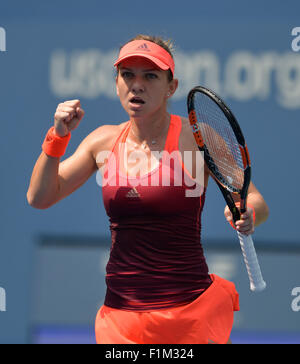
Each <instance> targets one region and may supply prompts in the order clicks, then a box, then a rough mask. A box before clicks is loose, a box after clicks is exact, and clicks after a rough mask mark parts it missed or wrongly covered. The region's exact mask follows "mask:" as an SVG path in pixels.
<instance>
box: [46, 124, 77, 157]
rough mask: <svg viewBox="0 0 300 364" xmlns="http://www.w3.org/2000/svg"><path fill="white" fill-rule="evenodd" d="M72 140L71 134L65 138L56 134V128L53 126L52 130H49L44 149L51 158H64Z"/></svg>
mask: <svg viewBox="0 0 300 364" xmlns="http://www.w3.org/2000/svg"><path fill="white" fill-rule="evenodd" d="M70 139H71V133H69V134H68V135H66V136H64V137H60V136H59V135H56V134H55V133H54V126H52V128H50V129H49V130H48V133H47V135H46V137H45V140H44V142H43V145H42V149H43V151H44V152H45V153H46V154H47V155H49V156H50V157H56V158H58V157H62V156H63V155H64V154H65V152H66V149H67V146H68V144H69V141H70Z"/></svg>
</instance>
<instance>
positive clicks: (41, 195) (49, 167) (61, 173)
mask: <svg viewBox="0 0 300 364" xmlns="http://www.w3.org/2000/svg"><path fill="white" fill-rule="evenodd" d="M83 116H84V111H83V110H82V109H81V105H80V101H79V100H73V101H67V102H65V103H62V104H59V106H58V108H57V110H56V113H55V116H54V128H55V133H56V134H57V135H59V136H61V137H64V136H65V135H67V134H68V133H69V132H70V131H72V130H74V129H76V128H77V127H78V125H79V123H80V122H81V120H82V118H83ZM115 128H116V126H109V125H106V126H102V127H100V128H98V129H96V130H95V131H93V132H92V133H91V134H89V135H88V136H87V137H86V138H85V139H84V140H83V141H82V142H81V144H80V145H79V147H78V148H77V150H76V151H75V153H74V154H73V155H72V156H71V157H69V158H67V159H66V160H64V161H63V162H61V161H60V158H56V157H51V156H48V155H47V154H46V153H45V152H44V151H43V152H42V153H41V155H40V156H39V158H38V160H37V162H36V164H35V166H34V169H33V172H32V176H31V180H30V185H29V188H28V191H27V200H28V203H29V204H30V205H31V206H32V207H34V208H37V209H47V208H49V207H51V206H52V205H54V204H56V203H57V202H59V201H60V200H62V199H63V198H65V197H67V196H69V195H70V194H71V193H73V192H74V191H75V190H77V189H78V188H79V187H80V186H82V185H83V184H84V183H85V182H86V181H87V180H88V179H89V178H90V177H91V176H92V175H93V173H94V172H95V171H96V170H97V168H98V166H97V164H96V160H95V151H96V150H98V151H99V150H101V149H103V150H106V148H110V143H111V140H112V139H113V138H112V137H113V133H114V130H115Z"/></svg>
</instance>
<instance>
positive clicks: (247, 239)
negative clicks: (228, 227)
mask: <svg viewBox="0 0 300 364" xmlns="http://www.w3.org/2000/svg"><path fill="white" fill-rule="evenodd" d="M237 234H238V237H239V239H240V244H241V249H242V253H243V256H244V261H245V264H246V268H247V271H248V276H249V280H250V289H251V291H253V292H261V291H263V290H264V289H265V288H266V286H267V285H266V282H265V281H264V279H263V276H262V273H261V269H260V266H259V262H258V259H257V254H256V251H255V247H254V243H253V240H252V236H251V235H244V234H241V233H240V232H237Z"/></svg>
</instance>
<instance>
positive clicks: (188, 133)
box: [180, 116, 196, 147]
mask: <svg viewBox="0 0 300 364" xmlns="http://www.w3.org/2000/svg"><path fill="white" fill-rule="evenodd" d="M180 119H181V133H180V140H181V142H182V143H183V144H184V145H186V146H187V147H190V146H191V145H194V147H195V146H196V142H195V139H194V136H193V133H192V130H191V124H190V121H189V119H188V118H186V117H183V116H180Z"/></svg>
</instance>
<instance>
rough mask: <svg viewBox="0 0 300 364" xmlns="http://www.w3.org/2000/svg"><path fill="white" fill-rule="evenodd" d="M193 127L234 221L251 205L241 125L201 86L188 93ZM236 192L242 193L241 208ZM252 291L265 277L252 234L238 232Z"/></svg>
mask: <svg viewBox="0 0 300 364" xmlns="http://www.w3.org/2000/svg"><path fill="white" fill-rule="evenodd" d="M187 103H188V113H189V120H190V124H191V127H192V131H193V134H194V137H195V140H196V142H197V145H198V147H199V149H200V151H202V152H204V159H205V162H206V164H207V166H208V168H209V170H210V172H211V174H212V176H213V177H214V180H215V181H216V183H217V185H218V187H219V188H220V190H221V192H222V195H223V197H224V199H225V201H226V204H227V206H228V207H229V209H230V211H231V213H232V216H233V220H234V222H236V221H237V220H239V219H240V212H241V213H243V212H245V211H246V209H247V194H248V188H249V184H250V180H251V165H250V158H249V153H248V149H247V145H246V143H245V139H244V136H243V134H242V131H241V128H240V126H239V125H238V123H237V121H236V118H235V117H234V115H233V113H232V112H231V111H230V109H229V108H228V107H227V106H226V105H225V103H224V102H223V101H222V100H221V99H220V97H218V96H217V95H216V94H214V93H213V92H212V91H211V90H209V89H207V88H204V87H201V86H198V87H195V88H193V89H192V90H191V91H190V92H189V95H188V100H187ZM232 194H238V195H239V196H240V199H241V200H240V211H239V209H238V208H237V207H236V205H235V202H234V199H233V197H232ZM237 234H238V237H239V240H240V244H241V249H242V253H243V256H244V261H245V264H246V267H247V271H248V276H249V280H250V289H251V290H252V291H256V292H259V291H263V290H264V289H265V288H266V283H265V282H264V280H263V277H262V273H261V269H260V266H259V263H258V259H257V255H256V251H255V247H254V244H253V240H252V236H251V235H249V236H247V235H244V234H241V233H240V232H237Z"/></svg>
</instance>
